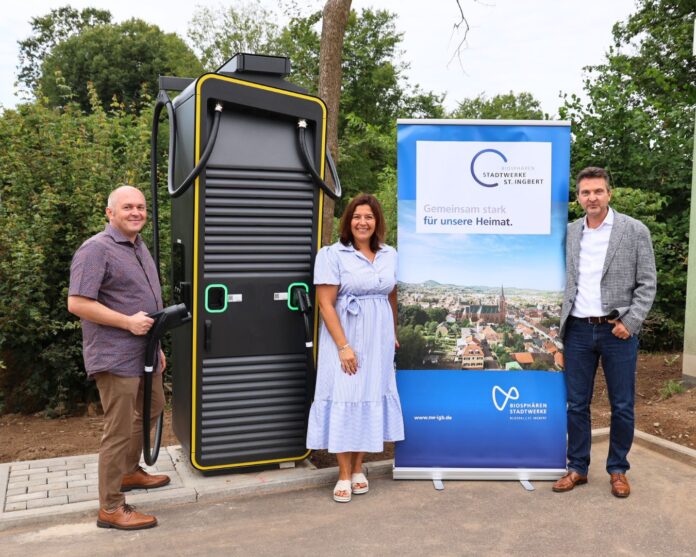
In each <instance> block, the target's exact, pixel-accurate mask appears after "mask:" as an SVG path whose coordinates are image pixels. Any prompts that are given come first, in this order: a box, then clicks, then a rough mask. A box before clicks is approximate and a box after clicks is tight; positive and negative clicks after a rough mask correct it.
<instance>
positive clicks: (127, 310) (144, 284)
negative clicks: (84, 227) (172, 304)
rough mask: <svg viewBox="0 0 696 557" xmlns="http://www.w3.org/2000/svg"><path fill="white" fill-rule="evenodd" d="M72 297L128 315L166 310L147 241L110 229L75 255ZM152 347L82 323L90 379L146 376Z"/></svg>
mask: <svg viewBox="0 0 696 557" xmlns="http://www.w3.org/2000/svg"><path fill="white" fill-rule="evenodd" d="M68 294H69V295H70V296H83V297H85V298H90V299H92V300H97V301H98V302H100V303H102V304H103V305H105V306H106V307H108V308H110V309H112V310H114V311H118V312H119V313H123V314H125V315H133V314H134V313H137V312H139V311H144V312H146V313H152V312H153V311H157V310H159V309H162V292H161V289H160V283H159V279H158V277H157V269H156V267H155V262H154V260H153V259H152V256H151V255H150V252H149V251H148V249H147V247H146V246H145V244H144V243H143V240H142V238H141V237H140V235H138V236H137V238H136V240H135V242H134V243H133V242H131V241H130V240H128V239H127V238H126V237H125V236H123V234H121V233H120V232H119V231H118V230H117V229H116V228H114V227H112V226H111V225H110V224H107V225H106V228H105V229H104V231H103V232H100V233H99V234H96V235H94V236H92V237H91V238H90V239H89V240H87V241H86V242H85V243H84V244H82V246H80V248H79V249H78V250H77V252H75V255H74V256H73V260H72V265H71V267H70V288H69V291H68ZM146 344H147V337H146V336H137V335H134V334H132V333H131V332H130V331H127V330H124V329H118V328H115V327H109V326H106V325H99V324H97V323H94V322H92V321H87V320H84V319H83V320H82V348H83V355H84V360H85V369H86V370H87V373H88V375H93V374H95V373H99V372H102V371H108V372H110V373H113V374H115V375H122V376H130V377H133V376H138V375H141V374H142V373H143V367H144V365H145V347H146ZM155 365H156V367H157V366H159V358H155Z"/></svg>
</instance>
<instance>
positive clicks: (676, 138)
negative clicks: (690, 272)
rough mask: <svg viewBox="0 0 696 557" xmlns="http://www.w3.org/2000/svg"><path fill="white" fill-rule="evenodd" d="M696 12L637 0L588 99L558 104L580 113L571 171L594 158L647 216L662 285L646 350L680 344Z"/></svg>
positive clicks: (624, 200) (634, 210) (566, 112)
mask: <svg viewBox="0 0 696 557" xmlns="http://www.w3.org/2000/svg"><path fill="white" fill-rule="evenodd" d="M695 18H696V5H695V4H694V3H693V2H687V1H684V0H641V1H640V2H638V5H637V10H636V12H635V13H634V14H633V15H631V16H630V17H629V18H628V19H627V20H626V21H625V22H620V23H617V24H616V25H615V26H614V30H613V34H614V46H613V47H612V48H610V49H609V52H608V53H607V56H606V62H605V63H604V64H601V65H598V66H594V67H589V68H586V71H587V77H586V79H585V86H584V88H585V92H586V94H587V96H588V97H589V102H588V103H587V104H583V103H582V102H581V101H580V99H579V98H578V97H577V96H566V97H565V103H564V106H563V107H562V108H561V118H564V119H570V120H571V121H572V122H573V132H574V134H575V141H574V143H573V146H572V157H571V160H572V169H573V174H575V173H577V172H578V171H579V170H580V169H581V168H583V167H585V166H590V165H593V166H604V167H605V168H607V169H608V170H609V171H610V173H611V177H612V181H613V186H614V188H615V190H614V197H613V199H612V205H613V206H614V207H616V208H617V209H618V210H619V211H623V212H626V213H628V214H630V215H632V216H634V217H636V218H639V219H640V220H642V221H643V222H645V223H646V225H647V226H648V227H649V228H650V231H651V233H652V237H653V244H654V246H655V257H656V260H657V268H658V290H657V298H656V300H655V305H654V309H653V311H652V312H651V314H650V316H649V318H648V320H647V322H646V323H645V334H643V336H642V340H641V342H642V347H643V348H647V349H663V350H671V349H678V348H681V345H682V335H683V331H682V326H683V322H684V299H685V292H686V265H687V261H686V253H687V248H688V237H687V235H688V226H689V214H688V212H689V197H690V192H691V169H692V155H693V133H694V109H695V108H696V57H694V56H693V54H692V46H693V42H692V41H693V29H694V19H695ZM571 205H572V204H571ZM576 214H577V213H576Z"/></svg>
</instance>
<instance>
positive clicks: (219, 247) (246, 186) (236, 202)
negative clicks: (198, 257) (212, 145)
mask: <svg viewBox="0 0 696 557" xmlns="http://www.w3.org/2000/svg"><path fill="white" fill-rule="evenodd" d="M313 228H314V186H313V185H312V183H311V181H310V180H309V177H308V176H307V175H306V174H304V173H302V172H292V171H274V170H268V169H264V170H253V169H251V170H250V169H234V168H221V167H214V166H209V167H208V168H207V170H206V187H205V250H204V265H205V274H206V276H208V277H210V278H215V277H227V278H241V277H243V278H253V277H279V276H287V275H293V274H308V273H310V269H311V258H312V249H311V246H312V232H313Z"/></svg>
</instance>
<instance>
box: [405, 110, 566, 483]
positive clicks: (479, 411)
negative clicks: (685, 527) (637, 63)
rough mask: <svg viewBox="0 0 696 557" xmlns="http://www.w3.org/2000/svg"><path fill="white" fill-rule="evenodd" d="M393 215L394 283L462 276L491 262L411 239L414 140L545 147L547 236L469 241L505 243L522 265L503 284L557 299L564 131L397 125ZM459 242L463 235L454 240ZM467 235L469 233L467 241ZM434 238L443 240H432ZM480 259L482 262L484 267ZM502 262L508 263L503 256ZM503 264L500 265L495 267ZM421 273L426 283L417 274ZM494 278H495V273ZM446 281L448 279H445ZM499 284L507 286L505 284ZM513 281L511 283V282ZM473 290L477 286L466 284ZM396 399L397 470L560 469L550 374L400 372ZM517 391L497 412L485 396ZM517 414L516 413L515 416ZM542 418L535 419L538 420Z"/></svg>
mask: <svg viewBox="0 0 696 557" xmlns="http://www.w3.org/2000/svg"><path fill="white" fill-rule="evenodd" d="M397 137H398V145H397V160H398V164H397V177H398V200H399V203H398V209H399V232H398V235H399V280H400V281H402V282H409V281H408V280H407V279H405V278H404V277H405V276H407V277H411V276H419V277H422V278H419V279H418V280H416V281H414V282H420V281H421V280H426V279H435V280H440V279H439V277H438V276H437V270H438V268H440V267H441V268H447V269H448V271H450V272H451V268H452V267H454V266H457V265H459V266H460V268H462V269H466V268H467V267H468V266H470V265H476V264H479V265H480V263H481V261H482V260H485V264H486V265H491V262H492V259H491V257H495V255H493V254H489V256H488V257H487V258H485V257H486V256H485V255H481V253H485V251H483V252H479V253H470V252H469V251H468V250H464V248H462V251H460V253H456V251H455V250H452V249H451V246H453V245H455V244H457V240H456V239H455V235H445V234H428V235H427V236H429V237H430V238H428V239H427V240H426V239H424V238H423V236H424V235H422V234H417V233H416V231H415V218H414V217H415V203H416V142H417V141H490V142H496V141H497V142H500V141H505V142H511V141H533V142H549V143H551V145H552V151H551V156H552V160H551V165H552V166H551V186H552V187H551V233H550V234H546V235H541V234H539V235H508V236H505V237H504V236H502V235H495V234H490V235H483V234H479V235H477V238H478V239H477V245H478V246H479V247H481V249H484V250H485V245H496V243H497V244H498V245H503V244H504V245H505V246H506V247H507V248H508V249H509V250H510V251H512V252H514V253H516V254H517V257H518V258H519V259H524V262H525V265H520V264H518V263H516V264H512V263H511V264H510V267H509V271H508V273H509V276H510V277H511V278H515V279H516V280H519V279H520V278H522V277H524V279H525V280H526V282H527V283H530V282H531V283H533V284H537V285H538V286H536V287H537V288H540V289H542V290H549V291H562V290H563V282H564V268H565V254H564V247H565V231H566V224H567V215H568V191H569V168H570V127H569V125H543V124H541V125H519V124H517V123H515V124H505V123H504V122H501V123H500V124H493V125H481V124H474V123H472V124H462V123H447V122H446V121H444V122H436V123H418V124H411V123H407V124H405V123H399V124H398V125H397ZM461 237H462V238H465V237H467V235H465V234H462V235H461ZM469 237H471V235H469ZM439 238H441V239H439ZM482 257H484V258H485V259H482ZM508 257H509V256H508ZM505 261H506V260H504V259H503V260H499V261H498V262H497V263H498V264H499V265H500V266H504V265H505ZM445 274H446V273H445ZM425 275H427V277H426V276H425ZM496 276H497V275H496ZM446 282H450V281H446ZM506 282H507V281H506ZM510 282H511V283H512V282H514V281H512V280H511V281H510ZM473 284H478V283H472V285H473ZM397 383H398V388H399V395H400V397H401V401H402V407H403V411H404V423H405V432H406V439H405V441H402V442H399V443H397V444H396V452H395V466H396V467H397V468H401V467H404V468H406V467H425V468H427V467H444V468H511V469H514V468H537V469H551V468H553V469H562V468H565V464H566V461H565V447H566V410H565V403H566V401H565V386H564V378H563V374H562V373H560V372H558V371H555V372H554V371H550V372H549V371H534V370H525V371H503V370H489V371H473V370H451V371H450V370H442V369H438V370H435V369H423V370H399V371H398V372H397ZM496 385H497V386H498V387H499V388H500V389H501V390H499V391H498V394H499V395H500V400H499V403H502V401H503V400H504V399H505V396H504V394H502V392H501V391H504V392H508V391H509V390H510V389H511V388H513V387H515V388H516V389H517V392H518V393H519V398H518V400H508V401H507V405H506V406H505V408H504V409H503V411H500V410H498V409H497V408H496V407H495V405H494V404H493V398H492V391H493V388H494V387H495V386H496ZM512 404H545V405H546V406H545V410H546V414H544V417H545V419H538V418H537V419H533V418H532V416H534V415H535V414H530V415H528V417H529V418H530V419H511V414H510V408H511V406H510V405H512ZM520 415H522V416H523V415H524V414H520ZM539 416H540V415H537V417H539Z"/></svg>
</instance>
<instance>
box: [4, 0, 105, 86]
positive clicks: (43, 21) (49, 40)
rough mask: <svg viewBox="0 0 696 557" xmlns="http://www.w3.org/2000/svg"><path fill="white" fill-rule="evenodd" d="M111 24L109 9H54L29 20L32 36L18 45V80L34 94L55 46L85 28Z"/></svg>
mask: <svg viewBox="0 0 696 557" xmlns="http://www.w3.org/2000/svg"><path fill="white" fill-rule="evenodd" d="M108 23H111V13H110V12H109V11H108V10H98V9H95V8H85V9H84V10H82V11H77V10H76V9H74V8H72V7H70V6H63V7H62V8H57V9H55V10H51V11H50V12H49V13H48V14H46V15H43V16H38V17H33V18H32V19H31V20H30V24H31V29H32V33H31V35H30V36H29V37H27V38H26V39H24V40H22V41H18V44H19V65H18V67H17V70H18V74H17V81H18V82H19V84H20V85H22V86H24V88H25V89H26V90H27V91H29V92H35V91H36V88H37V85H38V82H39V78H40V77H41V66H42V64H43V62H44V60H45V59H46V57H47V56H48V54H50V52H51V50H52V49H53V47H54V46H56V45H57V44H59V43H61V42H62V41H65V40H66V39H68V38H69V37H71V36H73V35H76V34H78V33H80V31H82V30H83V29H88V28H90V27H95V26H97V25H104V24H108Z"/></svg>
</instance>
